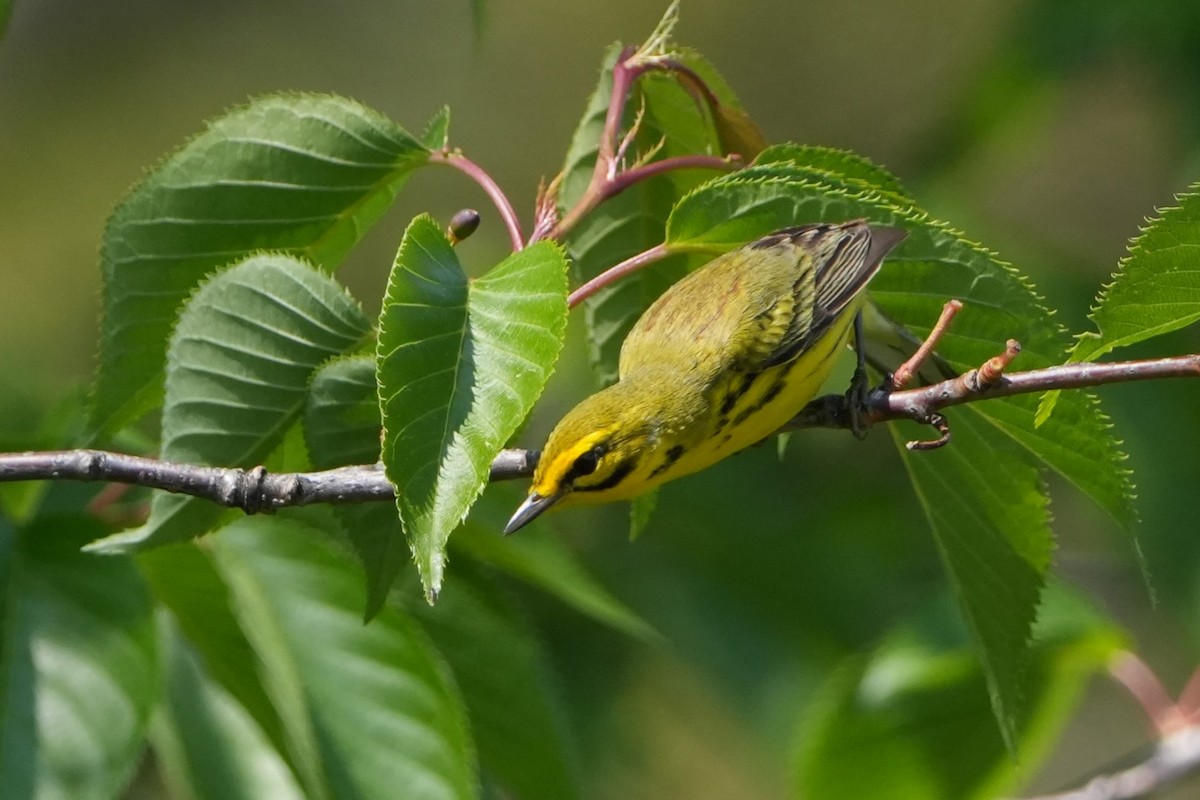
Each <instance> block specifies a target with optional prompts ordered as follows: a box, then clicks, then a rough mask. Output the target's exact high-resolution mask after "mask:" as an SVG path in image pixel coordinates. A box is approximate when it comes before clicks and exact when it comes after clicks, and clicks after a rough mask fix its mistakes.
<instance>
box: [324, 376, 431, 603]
mask: <svg viewBox="0 0 1200 800" xmlns="http://www.w3.org/2000/svg"><path fill="white" fill-rule="evenodd" d="M381 426H382V423H381V422H380V418H379V398H378V391H377V388H376V384H375V359H374V358H371V357H369V356H353V357H350V358H342V359H337V360H335V361H331V362H329V363H328V364H326V365H325V366H323V367H322V368H321V369H320V370H318V371H317V374H316V375H315V376H314V377H313V381H312V389H311V391H310V393H309V397H308V406H307V407H306V408H305V412H304V433H305V441H306V442H307V443H308V449H309V454H310V455H311V457H312V460H313V465H314V466H315V467H316V468H318V469H330V468H333V467H341V466H346V465H349V464H373V463H375V462H376V461H378V460H379V432H380V428H381ZM333 513H334V514H335V515H336V516H337V518H338V520H339V521H340V522H341V524H342V528H343V529H344V530H345V532H346V536H347V537H348V538H349V539H350V543H351V544H352V545H354V550H355V552H357V553H358V557H359V559H360V560H361V561H362V565H363V571H364V572H365V573H366V577H367V606H366V608H365V609H364V612H363V614H364V617H365V618H366V619H368V620H369V619H371V618H372V617H374V616H375V615H376V614H377V613H379V609H380V608H382V607H383V603H384V601H385V600H387V596H388V591H389V590H391V588H392V584H393V583H395V581H396V576H398V575H399V574H400V571H401V570H402V569H403V568H404V565H405V564H407V563H408V561H409V558H410V555H409V549H408V543H407V542H406V541H405V539H404V531H403V529H402V528H401V527H400V517H399V516H397V514H396V507H395V506H394V505H392V504H390V503H362V504H357V505H339V506H336V507H335V508H334V509H333Z"/></svg>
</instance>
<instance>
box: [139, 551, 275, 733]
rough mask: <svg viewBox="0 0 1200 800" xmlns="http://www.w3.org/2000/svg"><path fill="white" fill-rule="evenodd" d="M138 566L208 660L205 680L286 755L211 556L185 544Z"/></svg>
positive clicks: (144, 557)
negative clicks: (247, 715)
mask: <svg viewBox="0 0 1200 800" xmlns="http://www.w3.org/2000/svg"><path fill="white" fill-rule="evenodd" d="M137 563H138V566H139V567H140V569H141V572H142V574H143V575H144V576H145V578H146V582H147V583H148V584H149V585H150V590H151V592H152V593H153V594H154V598H155V599H156V600H157V601H158V602H159V603H161V604H162V605H163V606H164V607H166V608H167V609H168V610H169V611H170V612H171V616H172V618H173V619H174V622H175V624H176V625H177V626H178V628H179V630H180V632H181V633H182V634H183V636H184V638H186V640H187V647H189V648H191V649H193V650H195V651H196V653H197V654H198V655H199V656H200V658H201V659H203V661H204V664H205V667H206V678H207V679H209V680H213V681H216V682H217V683H219V684H220V685H221V687H222V689H224V691H225V692H227V693H228V694H229V695H230V696H231V697H232V698H233V699H234V700H235V701H236V702H237V704H238V705H239V706H240V707H241V708H242V709H244V710H245V711H246V713H248V714H249V715H250V716H251V717H252V718H253V719H254V721H255V723H256V724H257V726H258V728H259V730H261V731H262V732H263V734H264V735H265V736H266V737H267V738H268V740H270V742H271V743H272V745H273V746H274V748H275V749H276V750H277V751H279V752H281V753H284V754H285V755H286V754H287V749H286V738H285V736H284V731H283V723H282V721H281V720H280V719H279V713H278V712H277V711H276V710H275V706H274V705H273V703H272V701H271V698H270V697H269V696H268V694H267V691H266V688H265V687H264V686H263V682H262V677H261V676H260V675H259V674H258V672H256V671H255V670H254V669H252V668H251V665H253V664H254V663H255V659H254V650H253V648H252V647H251V645H250V642H249V641H248V640H247V639H246V634H245V633H244V632H243V631H242V628H241V625H240V624H239V622H238V619H237V617H236V616H235V615H234V608H233V599H232V598H231V596H230V591H229V587H228V586H227V585H226V584H225V580H224V578H223V577H222V576H221V574H220V573H219V572H217V569H216V567H215V566H214V564H213V561H212V554H211V553H210V552H209V551H208V550H207V549H203V548H201V547H199V546H197V544H196V543H193V542H184V543H182V544H178V545H173V546H170V547H160V548H156V549H154V550H148V551H146V552H144V553H139V554H138V556H137Z"/></svg>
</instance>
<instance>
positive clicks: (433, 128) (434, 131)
mask: <svg viewBox="0 0 1200 800" xmlns="http://www.w3.org/2000/svg"><path fill="white" fill-rule="evenodd" d="M421 144H423V145H425V147H427V148H428V149H430V150H434V151H437V150H444V149H446V148H447V147H449V146H450V106H442V107H441V108H439V109H438V112H437V113H436V114H434V115H433V118H432V119H430V120H429V122H428V123H426V124H425V130H424V132H422V133H421Z"/></svg>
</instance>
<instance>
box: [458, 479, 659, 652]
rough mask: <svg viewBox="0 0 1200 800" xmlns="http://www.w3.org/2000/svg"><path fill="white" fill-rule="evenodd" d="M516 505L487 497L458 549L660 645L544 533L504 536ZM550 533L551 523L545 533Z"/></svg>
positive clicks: (507, 496)
mask: <svg viewBox="0 0 1200 800" xmlns="http://www.w3.org/2000/svg"><path fill="white" fill-rule="evenodd" d="M518 500H519V498H518V497H517V496H516V494H515V493H509V492H492V491H489V492H488V493H487V494H486V495H484V497H483V499H482V500H481V501H480V503H479V504H478V506H477V508H476V510H477V512H478V513H476V514H472V517H471V519H469V520H467V522H466V524H464V525H463V526H462V528H461V529H459V531H458V533H457V534H456V535H455V537H454V545H455V547H456V549H457V550H458V551H461V552H462V553H464V554H469V555H470V556H472V557H473V558H476V559H478V560H479V561H482V562H484V563H485V564H488V565H490V566H493V567H496V568H497V569H500V570H503V571H504V572H507V573H509V574H510V575H513V576H515V577H517V578H520V579H521V580H522V581H525V582H526V583H529V584H530V585H532V586H536V587H537V588H539V589H542V590H543V591H545V592H547V593H549V594H551V595H553V596H554V597H557V598H558V599H559V600H561V601H562V602H564V603H566V604H567V605H569V606H571V607H572V608H574V609H575V610H576V611H578V612H580V613H581V614H584V615H585V616H588V617H590V618H592V619H594V620H596V621H597V622H600V623H601V624H604V625H608V626H610V627H612V628H615V629H616V630H619V631H621V632H622V633H625V634H627V635H629V636H632V637H634V638H636V639H641V640H643V641H654V640H658V639H661V636H660V635H659V634H658V632H657V631H655V630H654V628H653V627H651V626H650V624H649V623H648V622H646V621H645V620H644V619H642V618H641V617H640V616H638V615H637V613H636V612H634V611H633V610H632V609H630V608H629V607H628V606H627V605H625V604H624V603H622V602H621V601H620V600H618V599H617V598H615V597H613V595H612V594H611V593H610V592H609V591H608V590H607V589H606V588H604V587H603V586H602V585H600V584H599V583H598V582H597V581H596V578H595V577H594V576H593V575H592V574H591V573H589V572H588V571H587V569H586V568H585V567H584V565H583V564H581V563H580V562H579V559H578V558H577V557H576V556H575V554H574V553H572V552H571V551H570V550H569V549H568V548H567V547H566V546H565V545H564V544H563V543H562V542H561V541H560V540H559V539H558V538H556V537H554V536H547V535H542V534H541V532H539V534H537V535H534V534H526V533H525V532H522V534H521V535H518V536H501V535H500V531H501V529H502V528H503V527H504V521H505V520H506V519H507V518H508V517H507V513H511V511H512V509H513V508H515V507H516V504H517V502H518ZM552 528H553V525H552V524H551V523H547V525H544V526H542V528H541V531H547V530H551V529H552Z"/></svg>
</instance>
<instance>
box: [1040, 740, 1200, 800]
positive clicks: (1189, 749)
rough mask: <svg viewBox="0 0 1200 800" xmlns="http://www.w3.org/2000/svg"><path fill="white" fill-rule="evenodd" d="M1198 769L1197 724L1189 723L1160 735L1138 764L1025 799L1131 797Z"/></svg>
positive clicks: (1199, 742)
mask: <svg viewBox="0 0 1200 800" xmlns="http://www.w3.org/2000/svg"><path fill="white" fill-rule="evenodd" d="M1198 771H1200V727H1196V726H1191V727H1187V728H1184V729H1183V730H1180V731H1177V732H1175V733H1173V734H1171V735H1170V736H1166V737H1164V738H1163V739H1162V740H1160V741H1159V742H1158V744H1157V745H1156V746H1155V748H1154V752H1153V753H1151V755H1150V757H1149V758H1147V759H1146V760H1145V761H1143V762H1141V763H1140V764H1136V765H1134V766H1132V767H1129V768H1128V769H1123V770H1121V771H1120V772H1114V773H1112V774H1110V775H1100V776H1097V777H1095V778H1092V779H1091V780H1090V781H1088V782H1087V783H1086V784H1084V785H1083V786H1080V787H1079V788H1077V789H1071V790H1069V791H1066V792H1057V793H1055V794H1045V795H1038V796H1037V797H1030V798H1027V800H1135V798H1139V797H1149V796H1150V795H1152V794H1153V793H1155V792H1159V791H1162V790H1163V789H1165V788H1167V787H1168V786H1170V785H1172V784H1174V783H1177V782H1179V781H1180V780H1182V779H1183V778H1186V777H1187V776H1189V775H1194V774H1195V773H1196V772H1198Z"/></svg>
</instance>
